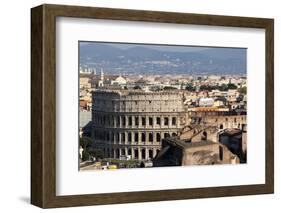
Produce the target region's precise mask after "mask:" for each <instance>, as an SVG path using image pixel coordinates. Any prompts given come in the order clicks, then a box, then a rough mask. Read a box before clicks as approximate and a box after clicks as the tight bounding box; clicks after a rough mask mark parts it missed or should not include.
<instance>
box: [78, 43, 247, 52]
mask: <svg viewBox="0 0 281 213" xmlns="http://www.w3.org/2000/svg"><path fill="white" fill-rule="evenodd" d="M96 43H100V44H105V45H108V46H112V47H116V48H119V49H129V48H133V47H146V48H150V49H155V50H162V51H171V52H190V51H193V52H194V51H201V50H206V49H214V48H220V49H230V48H229V47H227V48H223V47H204V46H186V45H185V46H181V45H159V44H152V45H151V44H130V43H111V42H80V45H81V46H83V45H91V44H92V45H94V44H96ZM231 49H232V48H231ZM235 49H237V48H235ZM241 49H243V48H241Z"/></svg>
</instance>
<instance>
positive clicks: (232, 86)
mask: <svg viewBox="0 0 281 213" xmlns="http://www.w3.org/2000/svg"><path fill="white" fill-rule="evenodd" d="M227 88H228V89H237V86H236V85H235V84H232V83H229V84H228V85H227Z"/></svg>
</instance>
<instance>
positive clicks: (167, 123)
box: [164, 117, 169, 126]
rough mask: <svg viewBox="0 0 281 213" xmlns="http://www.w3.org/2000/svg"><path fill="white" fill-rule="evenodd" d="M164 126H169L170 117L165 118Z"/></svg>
mask: <svg viewBox="0 0 281 213" xmlns="http://www.w3.org/2000/svg"><path fill="white" fill-rule="evenodd" d="M164 125H165V126H168V125H169V118H168V117H165V118H164Z"/></svg>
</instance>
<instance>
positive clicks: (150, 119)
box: [149, 117, 153, 126]
mask: <svg viewBox="0 0 281 213" xmlns="http://www.w3.org/2000/svg"><path fill="white" fill-rule="evenodd" d="M152 125H153V118H152V117H149V126H152Z"/></svg>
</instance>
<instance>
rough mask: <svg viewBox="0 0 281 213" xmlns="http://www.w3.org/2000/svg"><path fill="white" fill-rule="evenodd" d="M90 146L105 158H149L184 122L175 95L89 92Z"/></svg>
mask: <svg viewBox="0 0 281 213" xmlns="http://www.w3.org/2000/svg"><path fill="white" fill-rule="evenodd" d="M92 113H93V115H92V116H93V132H92V133H93V134H92V135H93V144H94V146H95V147H97V148H99V149H101V150H103V151H104V154H105V156H106V157H112V158H119V157H120V156H125V155H126V156H128V155H130V156H131V157H132V158H133V159H138V160H147V159H152V158H153V157H154V156H155V155H156V154H157V152H158V151H159V150H160V149H161V140H162V139H163V138H165V137H168V136H175V135H178V134H179V133H180V130H181V128H182V127H183V126H184V125H185V124H186V122H187V113H185V110H184V107H183V102H182V97H181V95H180V94H179V93H178V92H129V91H126V90H122V91H105V90H104V91H95V92H93V111H92Z"/></svg>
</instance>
